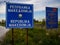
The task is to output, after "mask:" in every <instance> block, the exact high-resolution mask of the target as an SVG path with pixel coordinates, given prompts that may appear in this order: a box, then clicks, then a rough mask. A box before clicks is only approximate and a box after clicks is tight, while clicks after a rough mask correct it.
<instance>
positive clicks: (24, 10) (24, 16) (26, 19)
mask: <svg viewBox="0 0 60 45" xmlns="http://www.w3.org/2000/svg"><path fill="white" fill-rule="evenodd" d="M32 27H33V5H32V4H17V3H6V28H32Z"/></svg>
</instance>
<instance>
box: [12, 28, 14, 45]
mask: <svg viewBox="0 0 60 45" xmlns="http://www.w3.org/2000/svg"><path fill="white" fill-rule="evenodd" d="M12 45H14V29H13V28H12Z"/></svg>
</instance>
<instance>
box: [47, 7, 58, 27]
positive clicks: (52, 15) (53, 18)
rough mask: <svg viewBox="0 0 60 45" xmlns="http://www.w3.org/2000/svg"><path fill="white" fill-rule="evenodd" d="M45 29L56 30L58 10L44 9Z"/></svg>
mask: <svg viewBox="0 0 60 45" xmlns="http://www.w3.org/2000/svg"><path fill="white" fill-rule="evenodd" d="M46 28H58V8H53V7H46Z"/></svg>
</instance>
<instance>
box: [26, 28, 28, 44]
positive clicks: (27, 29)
mask: <svg viewBox="0 0 60 45" xmlns="http://www.w3.org/2000/svg"><path fill="white" fill-rule="evenodd" d="M26 45H28V28H27V29H26Z"/></svg>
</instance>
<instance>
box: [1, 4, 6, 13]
mask: <svg viewBox="0 0 60 45" xmlns="http://www.w3.org/2000/svg"><path fill="white" fill-rule="evenodd" d="M5 11H6V5H5V4H3V5H0V14H5Z"/></svg>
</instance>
